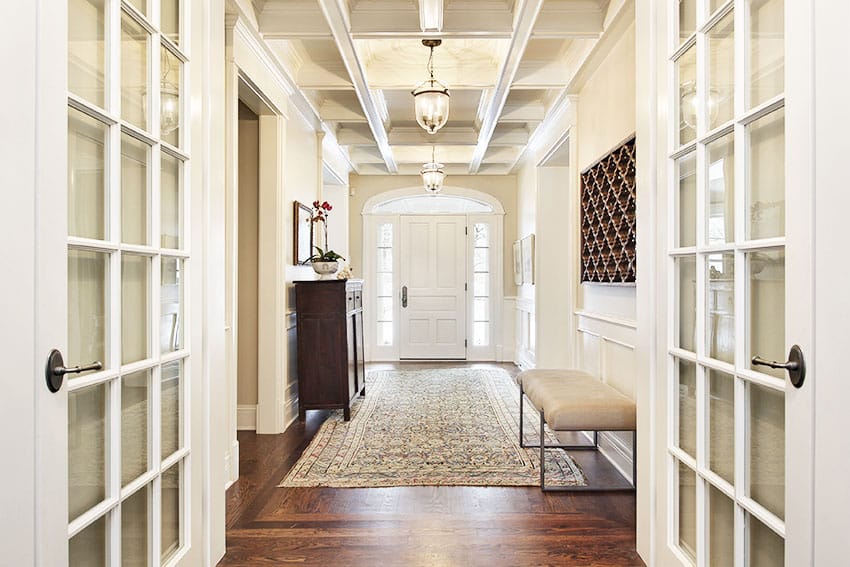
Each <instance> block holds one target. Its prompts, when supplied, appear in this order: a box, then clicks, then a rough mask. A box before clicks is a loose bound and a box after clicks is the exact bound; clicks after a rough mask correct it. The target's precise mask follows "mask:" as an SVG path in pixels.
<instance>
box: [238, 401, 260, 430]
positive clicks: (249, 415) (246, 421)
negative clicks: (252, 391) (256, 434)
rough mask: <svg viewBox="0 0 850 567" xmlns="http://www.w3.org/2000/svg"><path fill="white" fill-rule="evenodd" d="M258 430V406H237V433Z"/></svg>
mask: <svg viewBox="0 0 850 567" xmlns="http://www.w3.org/2000/svg"><path fill="white" fill-rule="evenodd" d="M256 430H257V405H256V404H240V405H238V406H236V431H256Z"/></svg>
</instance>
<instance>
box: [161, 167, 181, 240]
mask: <svg viewBox="0 0 850 567" xmlns="http://www.w3.org/2000/svg"><path fill="white" fill-rule="evenodd" d="M160 156H161V158H160V160H161V161H160V169H161V173H160V175H161V177H160V207H161V211H160V213H161V215H162V216H161V230H162V236H161V238H160V245H161V246H162V247H163V248H174V249H179V248H180V247H181V246H182V244H183V207H182V202H183V189H182V184H181V180H180V169H181V168H182V162H181V161H180V160H179V159H177V158H176V157H173V156H171V155H169V154H167V153H164V152H163V153H162V154H160Z"/></svg>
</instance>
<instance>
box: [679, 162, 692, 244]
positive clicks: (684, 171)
mask: <svg viewBox="0 0 850 567" xmlns="http://www.w3.org/2000/svg"><path fill="white" fill-rule="evenodd" d="M696 172H697V158H696V153H690V154H688V155H686V156H685V157H683V158H680V159H678V160H676V179H678V180H679V199H678V200H679V207H678V208H679V211H678V213H679V214H678V217H677V218H678V221H679V223H678V224H679V230H678V242H677V246H679V247H681V248H684V247H686V246H694V245H696V243H697V226H696V222H697V176H696Z"/></svg>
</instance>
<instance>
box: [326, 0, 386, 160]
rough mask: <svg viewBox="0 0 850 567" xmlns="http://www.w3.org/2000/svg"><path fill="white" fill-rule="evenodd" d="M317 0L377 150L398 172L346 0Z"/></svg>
mask: <svg viewBox="0 0 850 567" xmlns="http://www.w3.org/2000/svg"><path fill="white" fill-rule="evenodd" d="M318 2H319V6H320V7H321V9H322V13H323V14H324V15H325V20H326V21H327V23H328V27H330V29H331V34H333V38H334V41H335V42H336V46H337V49H339V54H340V56H341V57H342V61H343V63H344V64H345V68H346V69H347V70H348V75H349V76H350V77H351V82H352V83H353V84H354V92H355V93H356V94H357V99H358V100H359V101H360V106H361V107H362V108H363V112H364V113H365V115H366V122H367V123H368V124H369V129H370V130H371V131H372V135H373V136H374V137H375V142H376V143H377V145H378V150H379V151H380V153H381V157H382V158H383V160H384V164H385V165H386V167H387V171H389V172H390V173H396V172H397V171H398V166H397V165H396V163H395V159H393V152H392V148H390V144H389V140H388V139H387V130H386V128H385V127H384V123H383V121H382V119H381V112H380V110H379V108H378V105H377V103H376V102H375V99H374V96H373V95H372V92H371V91H370V90H369V85H368V83H367V82H366V73H365V71H364V70H363V64H362V63H361V62H360V59H359V57H358V56H357V50H356V49H355V48H354V40H353V39H352V38H351V34H350V33H349V26H348V12H347V9H346V7H345V5H344V4H343V0H318ZM352 160H353V158H352ZM353 161H356V160H353Z"/></svg>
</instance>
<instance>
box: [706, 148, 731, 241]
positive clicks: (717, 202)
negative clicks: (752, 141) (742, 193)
mask: <svg viewBox="0 0 850 567" xmlns="http://www.w3.org/2000/svg"><path fill="white" fill-rule="evenodd" d="M734 140H735V138H734V134H727V135H726V136H723V137H722V138H719V139H717V140H714V141H713V142H711V143H709V144H708V145H707V147H706V149H707V152H708V210H707V211H706V212H707V216H706V222H707V226H706V234H707V235H708V243H709V244H722V243H726V242H732V241H734V240H735V228H734V227H735V141H734Z"/></svg>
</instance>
